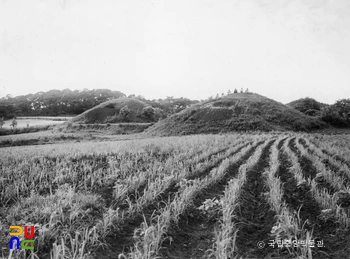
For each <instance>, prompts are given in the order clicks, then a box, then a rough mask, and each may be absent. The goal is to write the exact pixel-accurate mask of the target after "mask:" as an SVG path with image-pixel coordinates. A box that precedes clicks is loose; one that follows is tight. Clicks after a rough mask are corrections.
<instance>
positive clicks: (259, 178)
mask: <svg viewBox="0 0 350 259" xmlns="http://www.w3.org/2000/svg"><path fill="white" fill-rule="evenodd" d="M349 144H350V138H349V136H348V135H337V136H329V135H321V134H297V133H256V134H253V133H252V134H240V133H235V134H224V135H193V136H182V137H162V138H149V139H138V140H124V141H104V142H81V143H69V142H67V143H60V144H50V145H37V146H23V147H4V148H0V153H1V156H0V217H1V223H0V224H1V225H0V231H1V233H2V234H1V235H0V247H2V254H0V256H2V257H3V258H51V259H65V258H67V259H68V258H76V259H78V258H91V259H92V258H99V259H107V258H118V259H120V258H135V259H136V258H169V259H170V258H174V259H175V258H213V259H214V258H220V259H223V258H244V259H245V258H249V259H250V258H308V259H310V258H348V256H349V254H350V247H349V245H348V244H349V243H350V234H349V233H350V232H349V228H350V212H349V210H350V209H349V208H350V190H349V186H350V185H349V184H350V170H349V167H350V148H349V147H350V145H349ZM10 225H18V226H31V225H34V226H35V235H34V240H35V242H34V250H32V251H29V250H27V251H26V250H21V249H19V250H16V249H12V250H9V239H10V236H9V227H10Z"/></svg>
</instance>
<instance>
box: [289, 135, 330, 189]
mask: <svg viewBox="0 0 350 259" xmlns="http://www.w3.org/2000/svg"><path fill="white" fill-rule="evenodd" d="M289 148H290V149H291V150H292V152H293V153H294V154H295V155H296V156H297V157H298V162H299V164H300V166H301V168H302V173H303V175H304V177H305V179H306V180H308V179H309V180H310V181H312V180H314V181H315V183H316V184H317V186H318V187H319V188H323V189H327V190H328V192H330V194H334V193H335V192H336V189H335V188H334V187H333V186H332V185H331V184H330V183H329V182H327V181H325V180H324V179H322V178H318V177H317V178H316V176H317V174H318V173H319V172H318V171H317V169H316V168H315V166H314V165H313V163H312V161H311V160H310V159H309V158H308V157H307V156H308V154H307V153H306V151H305V150H300V149H299V148H300V146H298V145H297V138H296V137H295V138H292V139H291V140H290V141H289ZM318 179H319V180H320V181H317V180H318Z"/></svg>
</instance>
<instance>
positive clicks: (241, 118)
mask: <svg viewBox="0 0 350 259" xmlns="http://www.w3.org/2000/svg"><path fill="white" fill-rule="evenodd" d="M323 127H326V124H325V123H324V122H322V121H320V120H319V119H318V118H312V117H309V116H307V115H305V114H303V113H301V112H299V111H297V110H295V109H293V108H290V107H288V106H286V105H284V104H282V103H279V102H276V101H274V100H272V99H269V98H266V97H264V96H261V95H258V94H253V93H234V94H229V95H227V96H224V97H221V98H218V99H214V100H209V101H205V102H200V103H197V104H195V105H192V106H191V107H189V108H187V109H185V110H183V111H181V112H179V113H177V114H174V115H172V116H170V117H168V118H166V119H164V120H162V121H160V122H158V123H156V124H155V125H153V126H152V127H150V128H148V129H147V130H146V133H147V134H150V135H184V134H197V133H220V132H230V131H236V130H239V131H241V130H263V131H270V130H296V131H308V130H313V129H319V128H323Z"/></svg>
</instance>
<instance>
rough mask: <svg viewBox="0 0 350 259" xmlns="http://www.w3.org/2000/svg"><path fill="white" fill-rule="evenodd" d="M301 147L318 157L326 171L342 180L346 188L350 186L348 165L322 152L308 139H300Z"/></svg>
mask: <svg viewBox="0 0 350 259" xmlns="http://www.w3.org/2000/svg"><path fill="white" fill-rule="evenodd" d="M299 143H300V145H302V146H303V148H305V149H307V150H308V151H309V152H310V153H311V154H312V155H314V156H317V157H318V158H319V159H320V161H321V162H322V163H323V165H324V167H325V169H326V170H329V171H331V172H332V173H333V174H334V175H337V176H339V177H340V178H342V181H343V182H344V185H345V186H350V169H349V167H348V166H347V164H345V163H342V162H340V161H339V160H337V159H335V158H333V157H332V156H329V155H327V154H326V153H324V152H322V150H320V149H319V148H318V147H316V146H315V145H314V144H313V143H312V142H311V141H309V140H308V139H307V138H306V137H305V138H299Z"/></svg>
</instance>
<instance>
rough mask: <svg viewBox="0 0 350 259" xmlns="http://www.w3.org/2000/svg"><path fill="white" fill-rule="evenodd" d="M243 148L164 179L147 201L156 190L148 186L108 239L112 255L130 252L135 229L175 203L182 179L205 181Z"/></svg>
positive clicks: (241, 146)
mask: <svg viewBox="0 0 350 259" xmlns="http://www.w3.org/2000/svg"><path fill="white" fill-rule="evenodd" d="M256 144H257V143H256ZM256 144H255V145H256ZM243 148H245V149H249V145H248V146H246V144H245V143H243V144H240V145H237V147H232V148H230V149H229V150H227V151H226V153H225V154H224V155H217V156H216V157H215V158H214V157H212V160H211V161H207V162H206V163H204V167H203V165H202V166H201V167H199V168H200V170H201V171H200V170H199V169H198V170H197V171H195V172H193V173H189V172H187V173H185V174H184V175H182V176H180V175H178V176H173V177H170V178H169V179H168V180H166V179H164V181H165V180H166V182H165V183H164V184H163V187H162V183H161V182H159V185H158V186H160V189H159V191H158V194H156V195H153V197H152V196H151V197H150V198H148V199H147V193H148V192H153V189H154V188H155V187H154V186H148V187H147V188H146V189H145V191H144V193H143V195H142V196H140V197H139V199H137V200H136V201H135V202H134V203H133V202H130V204H129V208H128V209H127V212H126V214H125V216H124V219H122V220H120V223H119V224H118V225H119V226H120V227H119V228H118V227H117V231H116V232H115V233H110V234H109V235H108V236H107V237H106V239H107V240H106V241H107V243H108V244H110V248H111V249H110V250H111V253H121V252H127V251H128V248H129V247H130V246H131V245H132V244H133V241H134V240H133V234H134V231H135V229H137V228H138V227H139V226H140V224H141V223H142V222H143V221H144V220H146V221H149V220H150V218H152V217H154V216H155V215H157V214H159V213H160V212H161V210H162V209H163V208H164V207H165V206H167V204H169V203H170V202H171V201H173V199H174V198H175V195H176V193H177V192H178V190H179V188H180V186H179V185H177V183H178V182H179V181H180V179H188V178H195V176H201V177H200V178H201V179H203V178H204V177H205V176H206V175H207V174H209V173H210V170H212V169H213V167H214V166H216V165H218V164H219V163H220V162H222V161H223V160H224V159H225V158H226V157H227V156H228V155H232V154H236V153H239V152H242V149H243ZM151 184H152V183H151ZM141 213H142V214H141Z"/></svg>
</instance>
